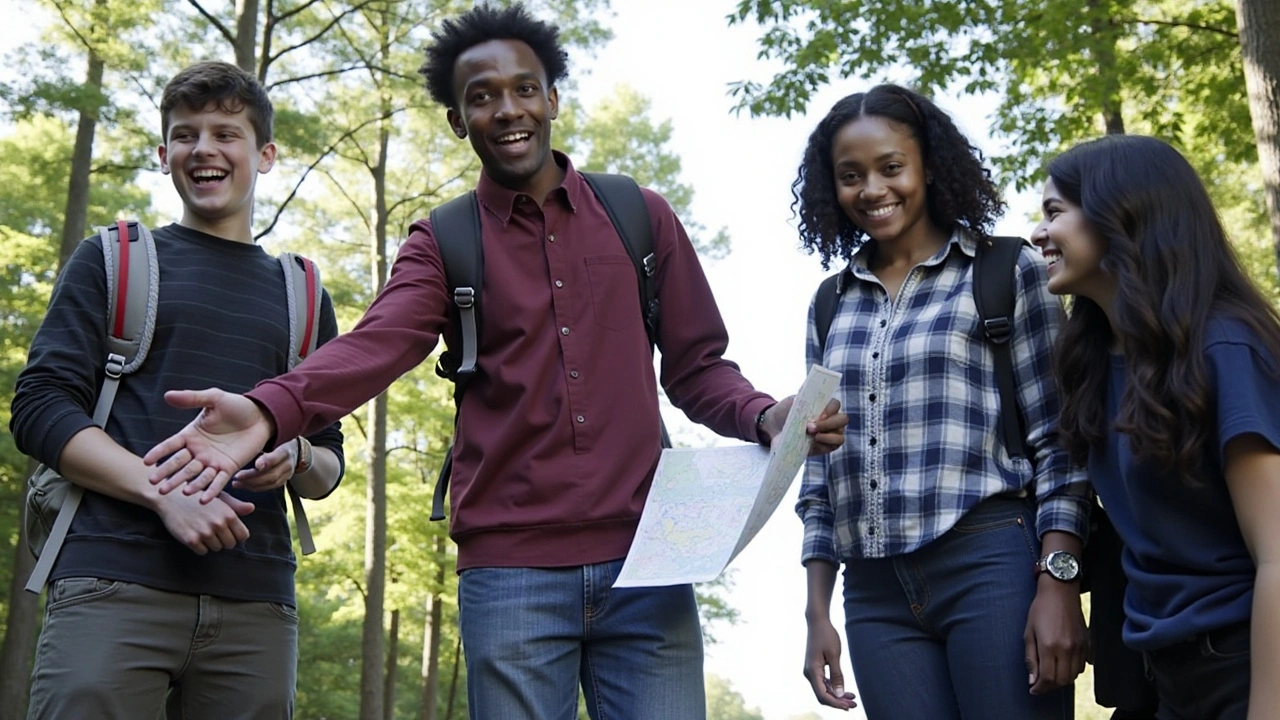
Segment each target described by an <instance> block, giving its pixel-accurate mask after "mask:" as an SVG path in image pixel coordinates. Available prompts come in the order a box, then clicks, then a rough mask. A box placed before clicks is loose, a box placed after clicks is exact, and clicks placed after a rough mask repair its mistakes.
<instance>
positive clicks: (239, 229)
mask: <svg viewBox="0 0 1280 720" xmlns="http://www.w3.org/2000/svg"><path fill="white" fill-rule="evenodd" d="M178 224H179V225H181V226H182V227H184V228H189V229H191V230H196V231H198V232H202V233H204V234H206V235H212V236H214V237H218V238H222V239H223V240H230V241H232V242H238V243H244V244H246V245H252V244H254V242H255V241H254V238H253V228H252V227H251V226H250V224H249V218H248V217H235V216H233V217H228V218H221V219H218V220H210V219H208V218H202V217H199V216H196V215H193V214H192V213H190V212H184V213H182V219H181V220H179V221H178Z"/></svg>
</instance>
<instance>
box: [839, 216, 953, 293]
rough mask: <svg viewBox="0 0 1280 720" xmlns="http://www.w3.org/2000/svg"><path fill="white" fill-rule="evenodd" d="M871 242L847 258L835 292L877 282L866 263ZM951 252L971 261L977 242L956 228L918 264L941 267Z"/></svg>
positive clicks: (864, 244) (863, 244)
mask: <svg viewBox="0 0 1280 720" xmlns="http://www.w3.org/2000/svg"><path fill="white" fill-rule="evenodd" d="M871 246H872V242H864V243H862V244H861V245H859V246H858V249H857V250H855V251H854V252H853V257H851V258H849V264H848V265H847V266H845V269H844V271H843V272H841V273H840V279H839V280H837V281H836V292H837V293H843V292H844V291H845V290H847V289H848V288H849V286H850V285H851V284H852V283H853V281H854V280H855V279H857V280H863V281H867V282H878V281H877V280H876V279H875V273H873V272H871V270H870V269H869V268H868V267H867V261H868V260H869V259H870V257H871ZM952 251H956V252H961V253H964V254H965V255H967V256H969V258H970V259H972V258H973V257H974V256H975V255H977V253H978V242H977V240H975V239H974V234H973V233H972V232H969V230H968V229H966V228H964V227H961V226H959V225H957V226H956V229H955V231H953V232H952V233H951V237H950V238H948V239H947V242H946V244H944V245H943V246H942V247H941V248H938V252H936V253H934V254H933V257H931V258H929V259H928V260H925V261H924V262H922V263H920V264H921V265H923V266H925V267H932V266H934V265H941V264H942V263H943V262H945V261H946V259H947V257H948V256H949V255H951V253H952Z"/></svg>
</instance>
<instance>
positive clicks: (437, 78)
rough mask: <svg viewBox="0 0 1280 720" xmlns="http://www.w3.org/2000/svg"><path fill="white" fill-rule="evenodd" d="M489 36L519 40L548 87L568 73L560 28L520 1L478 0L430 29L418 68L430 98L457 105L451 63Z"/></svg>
mask: <svg viewBox="0 0 1280 720" xmlns="http://www.w3.org/2000/svg"><path fill="white" fill-rule="evenodd" d="M490 40H519V41H520V42H523V43H524V44H526V45H528V46H529V47H530V48H532V49H533V52H534V54H535V55H537V56H538V60H539V61H541V63H542V67H543V69H544V70H546V73H547V84H548V86H549V87H550V86H554V85H555V84H556V83H557V82H559V81H561V80H563V79H564V78H566V77H568V75H569V54H568V53H567V52H565V49H564V47H563V46H562V45H561V44H560V30H559V29H558V28H557V27H556V26H555V25H551V24H550V23H545V22H542V21H541V20H537V19H535V18H534V17H533V16H532V15H530V14H529V11H528V10H526V9H525V7H524V5H522V4H520V3H516V4H514V5H511V6H510V7H505V8H498V7H493V6H491V5H488V4H481V5H476V6H475V7H474V8H472V9H470V10H468V11H467V12H465V13H463V14H461V15H459V16H458V17H456V18H453V19H450V20H445V21H444V22H442V23H440V28H439V29H438V30H436V31H434V32H432V33H431V44H430V45H428V46H427V50H426V53H427V60H426V62H424V63H423V64H422V67H420V68H418V72H419V73H421V74H422V75H423V76H425V77H426V81H427V92H428V93H430V95H431V99H432V100H435V101H436V102H438V103H440V104H441V105H444V106H445V107H446V108H449V109H451V110H457V109H458V98H457V97H456V95H455V94H454V88H453V66H454V64H455V63H457V62H458V56H460V55H462V53H464V52H466V51H467V50H470V49H471V48H473V47H475V46H476V45H480V44H481V43H486V42H489V41H490Z"/></svg>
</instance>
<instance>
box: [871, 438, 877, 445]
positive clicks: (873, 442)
mask: <svg viewBox="0 0 1280 720" xmlns="http://www.w3.org/2000/svg"><path fill="white" fill-rule="evenodd" d="M876 442H877V440H876V439H875V438H871V447H875V446H876Z"/></svg>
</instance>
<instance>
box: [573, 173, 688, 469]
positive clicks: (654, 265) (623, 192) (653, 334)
mask: <svg viewBox="0 0 1280 720" xmlns="http://www.w3.org/2000/svg"><path fill="white" fill-rule="evenodd" d="M581 174H582V179H584V180H586V181H587V185H589V186H591V191H592V192H593V193H595V195H596V197H597V198H599V199H600V204H601V205H604V210H605V212H606V213H608V215H609V221H610V222H612V223H613V229H614V230H617V231H618V237H620V238H622V244H623V246H624V247H626V248H627V254H628V255H630V256H631V264H632V265H635V267H636V281H637V284H638V285H639V286H640V314H641V316H642V317H643V318H644V331H645V333H646V334H647V335H648V336H649V352H653V350H654V348H658V349H659V350H661V349H662V348H661V346H660V345H659V343H658V314H659V313H658V309H659V302H658V282H657V278H656V275H657V272H658V258H657V255H656V254H654V251H653V225H652V224H651V223H650V220H649V206H648V205H646V204H645V202H644V194H643V193H641V192H640V186H639V185H638V184H637V183H636V181H635V180H633V179H632V178H631V177H629V176H627V175H615V174H611V173H594V172H584V173H581ZM658 430H659V432H660V433H661V436H662V447H664V448H669V447H671V436H670V435H669V434H668V433H667V424H666V423H665V422H663V421H662V418H661V416H659V418H658Z"/></svg>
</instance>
